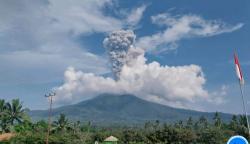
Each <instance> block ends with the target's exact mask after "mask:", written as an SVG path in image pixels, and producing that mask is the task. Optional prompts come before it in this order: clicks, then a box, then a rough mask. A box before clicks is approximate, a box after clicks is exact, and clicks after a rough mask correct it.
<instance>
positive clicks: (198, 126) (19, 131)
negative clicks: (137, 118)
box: [0, 100, 249, 144]
mask: <svg viewBox="0 0 250 144" xmlns="http://www.w3.org/2000/svg"><path fill="white" fill-rule="evenodd" d="M0 110H1V111H0V112H1V115H0V122H1V123H0V127H1V132H9V131H12V132H15V133H16V136H15V137H14V138H12V139H11V140H10V141H9V142H5V143H6V144H7V143H8V144H44V143H45V140H46V136H47V130H48V123H47V122H46V121H44V120H41V121H38V122H31V121H30V119H29V117H28V116H27V115H26V114H25V110H24V109H23V108H22V104H21V103H20V102H19V100H13V101H12V102H11V103H8V102H5V101H4V100H0ZM110 135H113V136H115V137H117V138H118V139H119V143H121V144H224V143H226V141H227V140H228V138H229V137H231V136H232V135H242V136H244V137H246V138H247V139H249V136H248V131H247V125H246V119H245V117H244V116H236V115H234V116H233V117H232V119H231V121H230V122H228V123H225V122H223V119H222V118H221V117H220V114H219V113H217V112H216V113H215V115H214V117H213V121H208V120H207V118H206V117H205V116H201V117H200V118H199V119H193V118H192V117H189V118H188V119H187V120H186V121H178V122H176V123H172V124H170V123H161V122H160V121H159V120H156V121H148V122H146V123H145V124H144V127H135V126H131V127H122V126H120V127H112V128H110V127H109V128H107V127H96V126H94V125H93V124H92V123H91V122H87V123H81V122H80V121H76V122H70V121H69V120H68V118H67V117H66V115H64V114H60V116H59V117H58V118H57V119H56V120H55V121H53V123H52V128H51V131H50V136H49V143H50V144H93V143H94V142H95V141H98V142H99V143H100V144H101V142H103V141H104V139H105V138H107V137H108V136H110Z"/></svg>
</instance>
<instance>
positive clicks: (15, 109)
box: [6, 99, 25, 125]
mask: <svg viewBox="0 0 250 144" xmlns="http://www.w3.org/2000/svg"><path fill="white" fill-rule="evenodd" d="M6 116H7V117H8V120H9V122H10V124H11V125H14V123H15V122H18V123H22V122H23V118H24V116H25V110H24V109H23V106H22V103H21V102H20V101H19V99H13V100H12V101H11V103H9V102H8V103H6Z"/></svg>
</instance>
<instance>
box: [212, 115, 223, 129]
mask: <svg viewBox="0 0 250 144" xmlns="http://www.w3.org/2000/svg"><path fill="white" fill-rule="evenodd" d="M213 120H214V126H216V127H219V128H220V127H221V124H222V122H221V118H220V115H219V113H218V112H216V113H215V114H214V118H213Z"/></svg>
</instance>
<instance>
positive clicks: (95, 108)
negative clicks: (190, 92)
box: [29, 94, 232, 124]
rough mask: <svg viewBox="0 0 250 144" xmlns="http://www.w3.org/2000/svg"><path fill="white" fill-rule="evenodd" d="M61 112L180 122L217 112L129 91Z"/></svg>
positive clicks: (118, 120) (98, 119)
mask: <svg viewBox="0 0 250 144" xmlns="http://www.w3.org/2000/svg"><path fill="white" fill-rule="evenodd" d="M60 113H63V114H65V115H66V116H67V117H68V118H69V119H70V120H73V121H77V120H80V121H91V122H93V123H95V124H138V123H141V124H143V123H144V122H146V121H154V120H159V121H161V122H176V121H179V120H184V121H185V120H187V119H188V118H189V117H190V116H191V117H192V118H193V119H198V118H199V117H201V116H205V117H206V118H207V119H208V120H209V121H211V120H212V118H213V116H214V113H208V112H199V111H194V110H186V109H179V108H173V107H169V106H166V105H161V104H157V103H153V102H149V101H145V100H142V99H140V98H138V97H136V96H134V95H129V94H125V95H113V94H102V95H99V96H97V97H95V98H93V99H90V100H86V101H82V102H80V103H77V104H73V105H68V106H62V107H59V108H55V109H53V112H52V116H53V118H56V117H58V115H59V114H60ZM29 114H30V116H31V117H32V118H33V119H34V120H39V119H45V118H47V116H48V111H47V110H34V111H30V113H29ZM220 116H221V118H222V119H223V120H225V121H229V120H230V119H231V117H232V115H231V114H225V113H220Z"/></svg>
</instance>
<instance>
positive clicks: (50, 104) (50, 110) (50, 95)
mask: <svg viewBox="0 0 250 144" xmlns="http://www.w3.org/2000/svg"><path fill="white" fill-rule="evenodd" d="M55 95H56V93H55V92H52V93H49V94H48V95H47V94H45V97H46V98H49V101H50V103H49V117H48V131H47V136H46V144H49V132H50V127H51V113H52V99H53V98H52V97H53V96H55Z"/></svg>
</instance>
